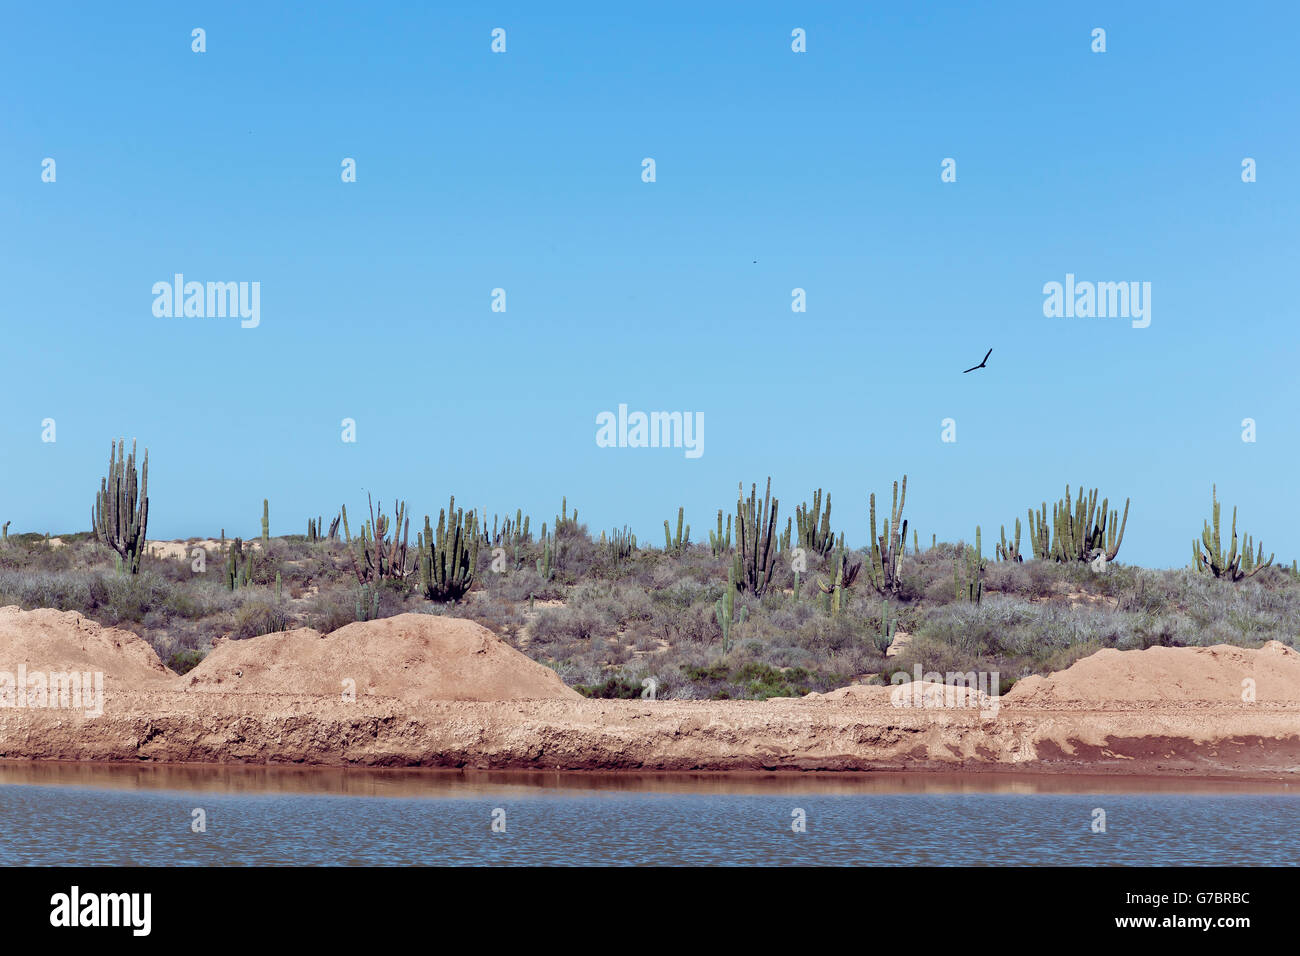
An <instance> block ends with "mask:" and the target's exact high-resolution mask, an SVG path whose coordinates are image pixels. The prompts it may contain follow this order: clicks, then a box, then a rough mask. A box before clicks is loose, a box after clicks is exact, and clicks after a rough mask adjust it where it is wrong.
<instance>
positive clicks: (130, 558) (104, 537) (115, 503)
mask: <svg viewBox="0 0 1300 956" xmlns="http://www.w3.org/2000/svg"><path fill="white" fill-rule="evenodd" d="M125 452H126V442H125V441H124V440H119V441H118V443H117V446H116V447H115V448H114V447H112V446H111V445H110V448H109V457H108V477H107V478H103V479H101V480H100V483H99V493H98V494H97V495H96V497H95V504H94V507H92V508H91V511H90V527H91V529H92V530H93V531H94V532H95V537H96V539H97V540H98V541H99V542H100V543H102V544H106V545H108V546H109V547H110V548H112V549H113V550H114V551H116V552H117V553H118V555H119V556H120V557H122V558H123V559H124V567H126V568H127V569H128V570H129V571H130V572H131V573H132V574H136V573H138V572H139V570H140V557H141V555H143V554H144V548H145V540H146V537H145V535H146V531H147V529H148V524H149V449H148V448H146V449H145V450H144V462H143V466H142V467H141V469H140V478H139V486H138V489H137V483H136V471H135V440H134V439H132V441H131V455H130V457H129V458H128V457H127V456H126V454H125Z"/></svg>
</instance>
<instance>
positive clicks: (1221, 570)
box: [1192, 485, 1276, 581]
mask: <svg viewBox="0 0 1300 956" xmlns="http://www.w3.org/2000/svg"><path fill="white" fill-rule="evenodd" d="M1210 501H1211V502H1212V503H1213V512H1212V518H1213V521H1214V525H1213V527H1211V525H1210V522H1209V521H1207V522H1205V528H1204V530H1202V531H1201V544H1200V545H1198V544H1197V542H1196V541H1195V540H1193V541H1192V555H1193V561H1194V562H1195V564H1196V567H1197V569H1198V570H1200V571H1204V572H1206V573H1207V574H1213V575H1214V576H1215V577H1216V578H1227V579H1228V580H1229V581H1241V580H1243V579H1245V578H1251V577H1254V576H1255V575H1256V574H1259V572H1260V571H1263V570H1264V569H1265V568H1266V567H1268V566H1269V565H1270V564H1272V563H1273V558H1274V557H1276V555H1275V554H1270V555H1269V556H1268V560H1267V561H1265V560H1264V545H1263V544H1260V546H1259V550H1258V552H1257V553H1255V554H1251V549H1250V546H1251V539H1250V535H1245V537H1244V539H1243V540H1242V545H1243V547H1242V550H1241V553H1240V554H1238V553H1237V509H1236V508H1233V509H1232V548H1231V550H1230V551H1229V552H1228V554H1227V555H1226V556H1225V555H1224V553H1223V542H1222V540H1221V539H1220V537H1219V489H1218V487H1217V486H1214V485H1211V486H1210ZM1202 545H1203V546H1204V550H1202V547H1201V546H1202Z"/></svg>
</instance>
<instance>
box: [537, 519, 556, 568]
mask: <svg viewBox="0 0 1300 956" xmlns="http://www.w3.org/2000/svg"><path fill="white" fill-rule="evenodd" d="M537 573H538V575H539V576H540V577H541V579H542V580H543V581H549V580H551V575H552V574H553V573H554V572H553V569H552V568H551V539H550V536H549V535H547V533H546V522H545V521H543V522H542V556H541V557H540V558H538V559H537Z"/></svg>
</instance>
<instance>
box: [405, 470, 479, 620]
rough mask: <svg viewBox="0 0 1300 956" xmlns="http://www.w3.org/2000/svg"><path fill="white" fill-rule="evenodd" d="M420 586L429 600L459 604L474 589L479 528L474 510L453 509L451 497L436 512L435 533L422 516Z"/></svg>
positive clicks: (419, 538)
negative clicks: (444, 505)
mask: <svg viewBox="0 0 1300 956" xmlns="http://www.w3.org/2000/svg"><path fill="white" fill-rule="evenodd" d="M416 546H417V548H418V549H419V552H420V560H419V565H420V584H421V586H422V587H423V588H424V596H425V597H426V598H428V599H429V600H430V601H459V600H460V599H461V598H462V597H464V596H465V594H466V593H467V592H468V591H469V589H470V588H471V587H473V586H474V573H475V572H476V571H477V570H478V548H479V528H478V516H477V515H476V514H475V513H474V511H472V510H471V511H469V512H468V513H466V512H465V511H464V510H459V511H458V510H457V509H456V498H455V496H454V495H453V496H452V498H451V501H450V502H449V503H448V505H447V509H446V510H445V511H439V512H438V529H437V532H436V533H435V531H434V529H433V528H432V527H431V526H430V524H429V516H428V515H425V516H424V534H423V535H417V538H416Z"/></svg>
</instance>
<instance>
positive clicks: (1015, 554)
mask: <svg viewBox="0 0 1300 956" xmlns="http://www.w3.org/2000/svg"><path fill="white" fill-rule="evenodd" d="M1001 535H1002V543H1001V544H999V545H998V546H997V555H998V560H999V561H1023V560H1025V559H1024V557H1023V556H1022V555H1021V554H1020V519H1019V518H1017V519H1016V536H1015V538H1013V539H1012V540H1011V542H1010V543H1008V542H1007V526H1006V525H1002V526H1001Z"/></svg>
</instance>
